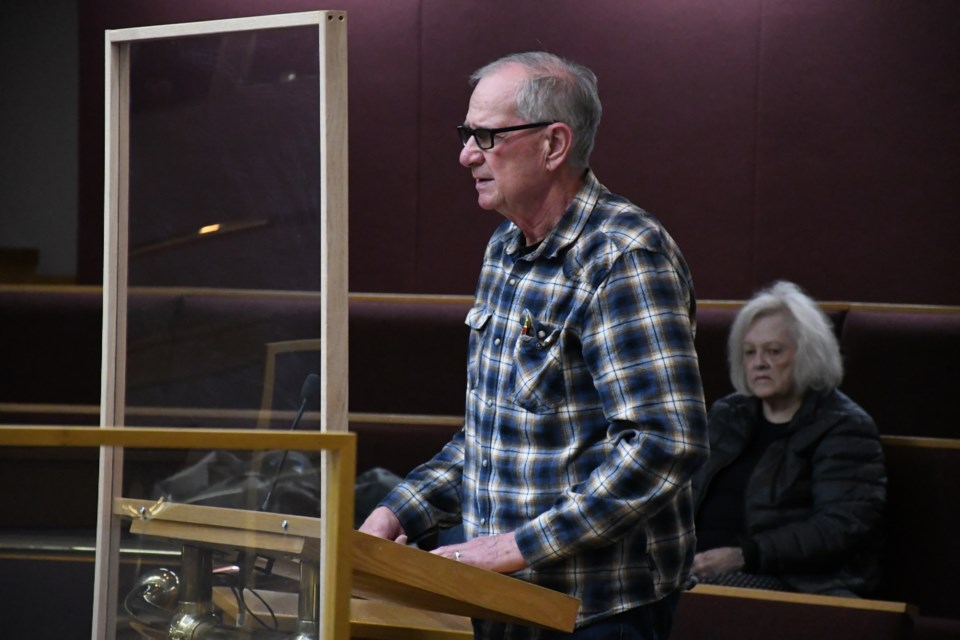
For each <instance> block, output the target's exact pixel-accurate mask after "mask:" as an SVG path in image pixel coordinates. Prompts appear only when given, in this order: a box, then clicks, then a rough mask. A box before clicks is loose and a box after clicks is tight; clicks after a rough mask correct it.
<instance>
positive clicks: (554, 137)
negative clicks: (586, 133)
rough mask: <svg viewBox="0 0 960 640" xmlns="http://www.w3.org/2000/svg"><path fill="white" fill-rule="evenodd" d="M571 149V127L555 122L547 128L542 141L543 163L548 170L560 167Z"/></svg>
mask: <svg viewBox="0 0 960 640" xmlns="http://www.w3.org/2000/svg"><path fill="white" fill-rule="evenodd" d="M572 150H573V129H571V128H570V126H569V125H567V124H564V123H563V122H555V123H554V124H551V125H550V126H549V128H548V129H547V136H546V140H545V141H544V152H543V160H544V165H545V166H546V168H547V169H548V170H550V171H553V170H554V169H556V168H558V167H560V166H562V165H563V163H564V162H566V161H567V158H568V157H569V156H570V153H571V152H572Z"/></svg>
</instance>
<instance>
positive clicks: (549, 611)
mask: <svg viewBox="0 0 960 640" xmlns="http://www.w3.org/2000/svg"><path fill="white" fill-rule="evenodd" d="M353 549H354V557H353V572H354V584H355V585H356V586H355V589H354V592H355V593H358V592H359V595H366V596H368V597H375V598H380V599H383V600H387V601H390V602H397V603H399V604H403V605H407V606H413V607H416V608H420V609H428V610H431V611H438V612H444V613H454V614H456V615H469V616H472V617H478V618H485V619H490V620H497V621H503V622H514V623H518V624H526V625H534V626H540V627H546V628H549V629H554V630H558V631H567V632H569V631H573V628H574V626H575V624H576V618H577V611H578V609H579V607H580V601H579V600H578V599H576V598H573V597H571V596H568V595H566V594H563V593H559V592H557V591H553V590H551V589H547V588H546V587H541V586H539V585H535V584H531V583H529V582H525V581H523V580H519V579H517V578H512V577H510V576H506V575H503V574H499V573H495V572H493V571H488V570H486V569H480V568H478V567H473V566H471V565H468V564H463V563H460V562H457V561H455V560H450V559H448V558H443V557H440V556H437V555H434V554H432V553H428V552H426V551H423V550H420V549H416V548H413V547H408V546H406V545H402V544H397V543H395V542H392V541H390V540H384V539H382V538H377V537H374V536H370V535H367V534H365V533H360V532H359V531H354V532H353Z"/></svg>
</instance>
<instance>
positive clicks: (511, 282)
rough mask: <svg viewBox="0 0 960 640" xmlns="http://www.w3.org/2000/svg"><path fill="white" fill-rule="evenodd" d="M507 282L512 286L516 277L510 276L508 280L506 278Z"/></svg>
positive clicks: (515, 282)
mask: <svg viewBox="0 0 960 640" xmlns="http://www.w3.org/2000/svg"><path fill="white" fill-rule="evenodd" d="M507 283H508V284H509V285H510V286H513V285H515V284H517V279H516V278H510V279H509V280H507Z"/></svg>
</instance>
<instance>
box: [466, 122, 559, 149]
mask: <svg viewBox="0 0 960 640" xmlns="http://www.w3.org/2000/svg"><path fill="white" fill-rule="evenodd" d="M556 122H557V121H556V120H551V121H550V122H534V123H532V124H518V125H516V126H513V127H500V128H499V129H483V128H480V129H471V128H470V127H468V126H466V125H460V126H459V127H457V133H459V134H460V142H461V143H463V146H467V143H468V142H470V138H471V137H472V138H473V139H474V140H476V141H477V146H478V147H480V148H481V149H482V150H484V151H487V150H488V149H493V137H494V136H495V135H497V134H498V133H506V132H508V131H522V130H523V129H536V128H537V127H549V126H550V125H552V124H556Z"/></svg>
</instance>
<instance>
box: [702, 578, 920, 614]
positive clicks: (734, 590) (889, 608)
mask: <svg viewBox="0 0 960 640" xmlns="http://www.w3.org/2000/svg"><path fill="white" fill-rule="evenodd" d="M690 593H692V594H694V595H701V596H718V597H723V598H745V599H748V600H767V601H771V602H786V603H791V604H807V605H817V606H826V607H840V608H847V609H861V610H864V611H876V612H880V613H895V614H905V615H908V616H910V617H912V618H915V617H916V616H917V614H918V608H917V607H916V605H912V604H907V603H905V602H893V601H888V600H868V599H865V598H845V597H841V596H824V595H816V594H812V593H794V592H791V591H770V590H767V589H744V588H741V587H725V586H722V585H713V584H698V585H697V586H695V587H694V588H693V589H691V590H690Z"/></svg>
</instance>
